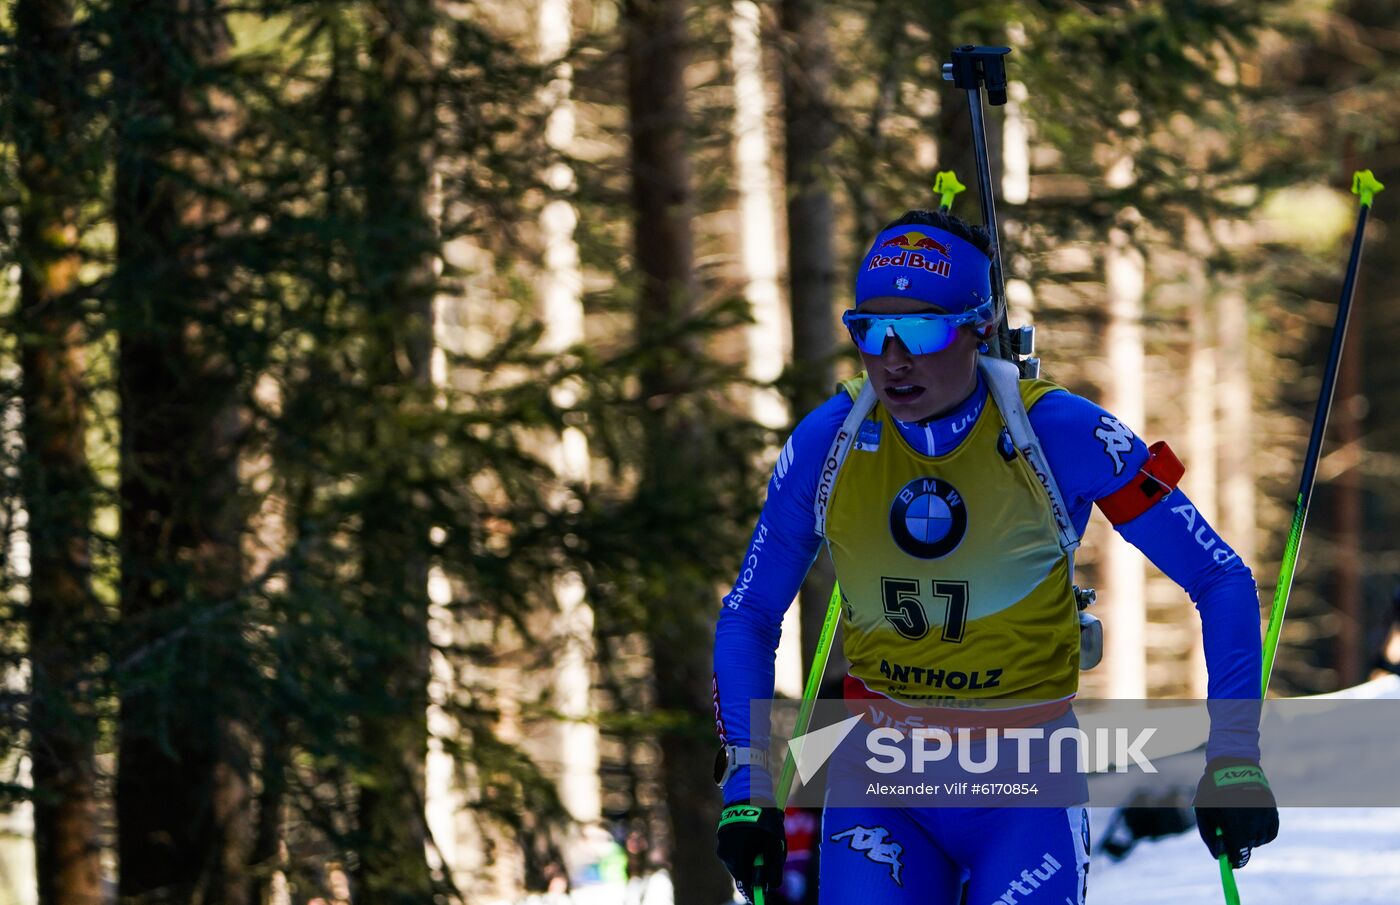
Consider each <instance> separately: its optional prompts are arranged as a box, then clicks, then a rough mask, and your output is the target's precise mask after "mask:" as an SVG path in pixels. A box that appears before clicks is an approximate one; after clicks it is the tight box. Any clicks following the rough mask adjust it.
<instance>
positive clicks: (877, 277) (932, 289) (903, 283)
mask: <svg viewBox="0 0 1400 905" xmlns="http://www.w3.org/2000/svg"><path fill="white" fill-rule="evenodd" d="M886 296H893V297H896V298H911V299H917V300H919V301H921V302H929V303H931V304H934V305H937V306H938V307H940V308H942V309H943V310H945V311H947V312H949V313H952V314H956V313H958V312H960V311H966V310H968V309H969V308H976V307H977V306H978V305H982V304H985V303H986V302H987V301H989V300H990V299H991V297H992V261H991V259H990V258H988V257H987V256H986V255H985V254H984V253H983V252H982V251H981V250H979V249H978V248H977V246H975V245H973V244H972V243H971V242H968V241H966V240H963V239H960V238H958V237H957V236H955V235H953V234H952V233H950V232H946V231H944V230H941V229H939V228H938V227H936V226H924V225H922V224H913V225H910V226H892V227H890V228H889V229H886V230H885V231H884V232H882V233H880V235H878V236H876V237H875V241H874V242H873V243H871V245H870V250H869V251H867V252H866V253H865V259H864V260H862V261H861V262H860V272H859V273H857V274H856V307H857V308H859V307H860V306H861V305H862V304H863V303H865V302H867V301H869V300H870V299H873V298H883V297H886Z"/></svg>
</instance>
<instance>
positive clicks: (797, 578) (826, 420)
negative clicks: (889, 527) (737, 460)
mask: <svg viewBox="0 0 1400 905" xmlns="http://www.w3.org/2000/svg"><path fill="white" fill-rule="evenodd" d="M850 409H851V399H850V397H849V396H847V395H846V394H845V393H844V392H843V393H840V394H839V395H837V396H833V397H832V398H831V399H829V400H828V401H827V402H826V403H824V404H823V405H821V406H820V407H819V408H817V409H815V410H814V411H813V412H812V413H811V414H809V415H808V416H807V417H805V418H803V419H802V421H801V422H800V423H799V424H798V425H797V427H796V428H795V429H794V430H793V432H792V436H790V437H789V438H788V441H787V443H786V444H784V445H783V450H782V453H781V454H779V456H778V463H777V465H776V466H774V468H773V476H772V478H771V479H770V480H769V481H768V499H767V501H766V502H765V503H764V505H763V511H762V513H760V515H759V517H758V524H757V526H755V528H754V532H753V537H752V538H751V539H750V540H749V548H748V550H747V551H746V552H745V553H744V560H743V563H742V564H741V565H740V567H739V576H738V578H737V579H736V580H735V582H734V587H733V588H732V589H730V591H729V593H728V594H726V595H725V597H724V600H723V606H722V607H721V608H720V614H719V624H718V626H717V627H716V629H715V652H714V705H715V728H716V731H718V733H719V737H720V740H721V741H722V742H723V743H724V744H727V745H739V746H752V747H756V748H767V747H768V727H767V726H750V725H749V723H750V720H749V702H750V701H751V700H766V699H769V698H772V697H773V660H774V656H775V654H776V653H777V650H778V639H779V637H780V635H781V631H782V622H783V614H784V613H785V612H786V611H787V608H788V605H789V604H791V603H792V599H793V597H795V596H796V595H797V592H798V590H799V589H800V588H801V587H802V581H803V579H804V578H806V576H807V571H808V570H809V569H810V568H811V567H812V561H813V560H814V559H816V556H817V551H818V550H819V549H820V547H821V537H820V536H819V535H818V534H817V532H816V519H815V516H814V515H813V512H812V508H813V505H814V503H815V501H816V492H817V482H818V480H819V479H820V476H821V466H822V460H823V459H825V458H826V454H827V451H828V450H829V449H830V448H831V441H832V440H833V439H834V438H835V437H836V432H837V431H838V430H839V429H840V427H841V422H842V421H844V420H845V418H846V414H847V413H848V412H849V411H850ZM749 774H750V770H749V769H748V768H741V769H740V770H739V771H738V772H736V773H735V775H734V776H733V778H731V779H730V781H729V782H728V783H727V784H726V786H725V789H724V800H725V803H729V802H732V801H738V800H740V799H747V798H755V799H757V798H771V797H772V795H773V790H772V781H771V777H770V776H768V775H767V774H766V773H763V772H761V771H759V772H758V774H757V775H756V776H755V777H754V783H753V788H752V789H751V788H750V782H749V779H750V777H749Z"/></svg>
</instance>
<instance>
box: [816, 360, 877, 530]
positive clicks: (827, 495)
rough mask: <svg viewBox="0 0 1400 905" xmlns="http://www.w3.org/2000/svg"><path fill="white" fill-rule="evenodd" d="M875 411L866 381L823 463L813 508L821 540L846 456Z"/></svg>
mask: <svg viewBox="0 0 1400 905" xmlns="http://www.w3.org/2000/svg"><path fill="white" fill-rule="evenodd" d="M874 407H875V388H874V387H872V386H871V385H870V381H869V379H867V380H866V381H865V385H864V386H862V387H861V388H860V393H858V394H857V395H856V399H855V403H854V404H852V406H851V411H850V414H848V415H847V416H846V420H845V421H842V422H841V429H840V430H839V431H837V432H836V439H834V440H832V441H831V448H830V449H828V450H827V452H826V458H825V459H824V460H823V461H822V476H821V480H820V481H818V482H817V498H816V501H815V502H814V503H813V505H812V513H813V514H814V515H815V516H816V519H817V535H818V536H819V537H826V511H827V507H828V506H829V505H830V503H831V491H832V489H833V488H834V487H835V486H836V475H837V474H838V473H839V472H840V471H841V463H842V462H845V461H846V455H847V454H848V453H850V451H851V446H852V444H854V443H855V442H856V431H858V430H859V429H860V423H861V422H862V421H864V420H865V416H866V415H868V414H870V410H871V409H873V408H874Z"/></svg>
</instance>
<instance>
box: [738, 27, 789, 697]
mask: <svg viewBox="0 0 1400 905" xmlns="http://www.w3.org/2000/svg"><path fill="white" fill-rule="evenodd" d="M730 31H731V34H732V36H733V44H732V46H731V54H730V61H731V63H732V65H733V67H734V164H735V175H736V176H737V179H736V181H737V183H738V186H737V187H738V192H739V242H740V249H739V260H740V263H741V266H742V267H743V277H742V279H743V284H744V295H745V297H746V298H747V299H748V301H749V310H750V311H751V312H752V314H753V320H754V322H753V323H752V324H750V325H749V327H748V329H747V331H746V339H747V340H748V368H747V371H748V377H749V379H750V380H753V381H755V382H757V383H766V384H771V383H773V382H775V381H776V380H777V379H778V378H779V377H780V376H782V373H783V367H784V365H785V364H786V362H787V359H788V352H789V349H790V347H791V346H792V339H791V336H790V335H789V332H790V329H791V326H792V321H791V311H790V310H788V309H787V308H785V306H784V305H783V298H782V294H781V293H780V292H779V289H778V257H779V254H780V248H779V244H778V241H777V239H778V228H777V225H776V223H775V222H774V221H775V217H774V213H775V210H776V200H777V199H776V198H775V197H774V194H773V170H772V164H771V161H770V155H769V144H770V142H769V140H768V99H767V96H766V89H765V86H764V81H763V51H762V43H761V41H760V34H761V26H760V11H759V7H758V4H757V3H753V2H752V0H738V2H736V3H735V4H734V10H733V13H732V14H731V16H730ZM749 405H750V411H751V412H752V413H753V418H754V420H755V421H756V422H758V423H759V424H762V425H764V426H765V427H769V428H780V427H783V426H784V425H786V424H787V423H788V409H787V401H786V400H785V399H784V398H783V396H782V394H781V393H780V392H779V391H778V390H777V389H776V388H773V389H770V388H767V387H759V388H755V389H754V391H753V395H752V396H751V398H750V400H749ZM800 617H801V606H800V605H799V606H798V607H795V608H790V609H789V610H788V612H787V614H786V616H785V617H784V620H783V632H782V641H781V642H780V643H779V646H778V659H777V673H776V678H775V682H774V687H775V689H776V690H777V691H779V692H780V693H782V694H786V695H789V696H797V695H800V694H801V691H802V647H803V644H802V632H801V619H800Z"/></svg>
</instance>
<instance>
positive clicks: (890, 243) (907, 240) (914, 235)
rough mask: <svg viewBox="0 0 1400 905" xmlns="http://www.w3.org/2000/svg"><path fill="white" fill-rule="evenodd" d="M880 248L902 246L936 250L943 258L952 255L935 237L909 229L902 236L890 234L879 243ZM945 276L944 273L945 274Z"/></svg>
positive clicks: (907, 248)
mask: <svg viewBox="0 0 1400 905" xmlns="http://www.w3.org/2000/svg"><path fill="white" fill-rule="evenodd" d="M880 248H881V249H882V250H883V249H886V248H902V249H904V250H905V251H936V252H938V253H939V254H940V255H942V256H943V257H945V258H951V257H952V256H953V253H952V250H951V249H950V248H948V246H947V245H945V244H944V243H942V242H940V241H938V240H937V239H935V238H933V237H931V236H926V235H924V234H923V233H921V232H918V231H917V230H910V231H909V232H907V233H905V234H904V235H902V236H890V237H889V238H888V239H886V240H885V241H883V242H881V243H880ZM945 276H946V274H945Z"/></svg>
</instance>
